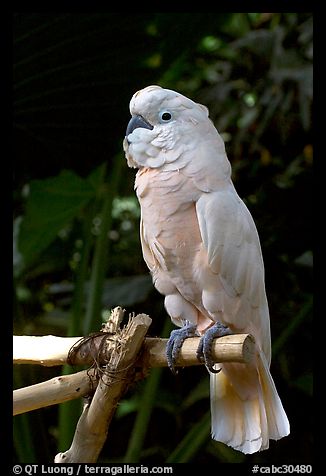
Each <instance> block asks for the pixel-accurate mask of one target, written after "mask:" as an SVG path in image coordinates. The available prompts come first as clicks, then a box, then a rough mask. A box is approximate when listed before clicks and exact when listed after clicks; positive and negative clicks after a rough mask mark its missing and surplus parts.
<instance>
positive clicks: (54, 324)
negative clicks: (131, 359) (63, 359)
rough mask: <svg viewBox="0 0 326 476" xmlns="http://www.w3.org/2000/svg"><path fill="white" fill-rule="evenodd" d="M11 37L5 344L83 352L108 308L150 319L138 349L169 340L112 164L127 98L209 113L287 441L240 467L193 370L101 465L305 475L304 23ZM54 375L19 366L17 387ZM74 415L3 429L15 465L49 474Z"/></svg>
mask: <svg viewBox="0 0 326 476" xmlns="http://www.w3.org/2000/svg"><path fill="white" fill-rule="evenodd" d="M13 22H14V23H13V24H14V28H13V54H14V63H13V72H14V84H13V99H14V109H13V115H14V129H13V146H14V217H13V218H14V245H15V246H14V310H15V313H14V331H15V333H16V334H31V335H45V334H54V335H67V334H70V335H82V334H85V333H88V332H90V331H92V330H96V329H97V330H98V329H99V328H100V322H101V313H102V311H103V310H106V309H110V308H111V307H113V306H115V305H121V306H123V307H124V308H126V310H127V314H128V313H129V312H145V313H148V314H149V315H150V316H151V317H152V319H153V324H152V326H151V329H150V334H151V335H153V336H154V335H162V333H163V334H165V335H168V332H169V329H171V328H169V326H168V323H165V322H166V321H167V322H168V320H167V319H166V313H165V311H164V308H163V304H162V303H163V301H162V297H161V296H160V295H159V294H158V293H156V291H155V290H154V289H153V287H152V285H151V281H150V278H149V276H148V271H147V268H146V266H145V264H144V262H143V259H142V256H141V249H140V243H139V237H138V223H139V208H138V205H137V201H136V199H135V196H134V192H133V182H134V175H135V171H134V170H130V169H128V167H127V165H126V163H125V159H124V156H123V153H122V140H123V137H124V133H125V129H126V125H127V123H128V121H129V108H128V105H129V101H130V98H131V96H132V94H133V93H134V92H135V91H137V90H138V89H141V88H143V87H145V86H148V85H150V84H159V85H161V86H163V87H168V88H171V89H175V90H177V91H179V92H181V93H183V94H185V95H187V96H189V97H191V98H192V99H193V100H195V101H197V102H201V103H203V104H205V105H207V106H208V107H209V110H210V117H211V118H212V120H213V121H214V123H215V125H216V127H217V129H218V130H219V132H220V133H221V134H222V136H223V138H224V140H225V142H226V149H227V153H228V157H229V159H230V162H231V164H232V168H233V180H234V183H235V186H236V188H237V191H238V193H239V195H240V196H241V197H242V198H243V199H244V201H245V202H246V204H247V206H248V207H249V209H250V211H251V213H252V215H253V217H254V219H255V222H256V224H257V228H258V232H259V235H260V239H261V245H262V250H263V255H264V261H265V268H266V288H267V295H268V298H269V304H270V313H271V328H272V341H273V360H272V374H273V377H274V380H275V382H276V385H277V388H278V390H279V394H280V396H281V398H282V401H283V403H284V406H285V409H286V412H287V414H288V416H289V420H290V423H291V434H290V436H289V437H287V438H284V439H282V440H281V441H279V442H271V445H270V449H269V450H268V451H265V452H262V453H259V454H256V455H251V456H244V455H242V454H240V453H237V452H235V451H233V450H231V449H229V448H227V447H225V446H224V445H222V444H220V443H216V442H213V441H212V440H211V439H210V437H209V422H208V421H207V411H208V410H209V398H208V375H207V374H206V372H205V370H204V368H191V369H185V370H183V371H180V372H179V374H178V376H177V377H174V376H172V375H170V373H169V371H168V370H167V369H164V370H163V371H162V372H160V371H152V372H151V375H152V374H153V375H154V377H149V378H147V379H146V380H144V381H141V382H138V383H137V384H135V385H134V386H133V387H132V388H131V389H129V391H128V393H127V395H126V396H125V398H124V399H123V401H122V402H121V404H120V405H119V408H118V412H117V414H116V416H115V418H114V420H113V422H112V424H111V427H110V432H109V437H108V441H107V444H106V445H105V447H104V449H103V451H102V454H101V458H100V461H103V462H123V461H127V462H137V461H139V462H143V463H149V462H151V463H164V462H166V461H168V462H189V461H191V462H201V463H216V462H249V463H259V464H263V463H265V464H272V463H274V464H276V463H280V464H281V463H293V464H299V463H302V464H308V463H311V458H312V456H311V447H312V434H311V407H312V403H311V397H312V373H311V361H310V352H309V347H310V346H311V333H310V329H311V313H312V233H311V210H312V202H311V196H312V156H313V146H312V124H311V112H312V92H313V91H312V14H311V13H149V14H144V13H139V14H137V13H132V14H131V13H103V12H102V13H97V12H89V13H44V14H43V13H15V14H14V18H13ZM99 263H101V265H100V266H99ZM94 296H95V297H94ZM85 315H86V318H85V317H83V316H85ZM164 323H165V324H164ZM164 326H165V328H164V329H163V327H164ZM302 342H304V343H305V345H304V346H303V345H302ZM60 372H61V369H60V368H55V369H43V368H38V367H36V366H35V367H34V366H28V368H27V367H18V368H15V373H14V380H15V385H16V386H17V387H21V386H24V385H30V384H32V383H36V382H39V381H42V380H45V379H47V378H51V377H53V376H55V375H59V373H60ZM157 372H159V373H157ZM155 375H156V377H155ZM148 382H149V383H148ZM146 392H148V393H149V394H150V393H151V392H152V393H151V395H152V397H151V398H149V400H148V403H147V405H148V412H145V413H147V417H146V418H145V419H143V420H142V421H143V425H142V428H143V430H144V431H142V434H139V438H138V447H137V448H135V447H132V444H131V439H132V434H134V433H133V432H136V433H137V431H139V428H138V429H137V428H135V427H134V421H135V417H136V415H139V413H140V412H141V408H142V402H143V401H144V395H145V394H146ZM62 408H64V409H62ZM79 410H80V409H79V408H76V405H75V407H74V405H71V406H70V407H69V405H61V408H60V410H59V409H58V407H50V408H47V409H43V410H40V411H34V412H31V413H30V414H25V415H23V416H19V417H15V423H14V444H15V461H16V462H26V463H31V462H47V461H52V460H53V457H54V455H55V454H56V452H57V451H58V447H59V448H61V449H67V448H68V447H69V445H70V439H71V435H72V432H73V429H74V427H75V418H76V417H77V415H78V413H79ZM74 415H75V416H74ZM67 422H69V424H68V423H67Z"/></svg>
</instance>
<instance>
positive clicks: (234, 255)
mask: <svg viewBox="0 0 326 476" xmlns="http://www.w3.org/2000/svg"><path fill="white" fill-rule="evenodd" d="M196 211H197V218H198V223H199V228H200V233H201V237H202V241H203V245H204V248H205V250H206V252H207V257H208V265H209V267H210V269H211V271H212V272H213V273H215V274H216V275H218V278H219V280H220V283H221V285H222V286H221V287H222V292H221V291H219V292H217V293H216V299H217V306H218V308H219V310H220V311H222V313H223V312H224V315H225V316H226V320H227V323H228V324H231V325H233V326H234V328H235V329H242V330H244V331H246V332H252V333H253V335H255V336H260V337H261V339H258V340H261V342H259V344H260V345H261V346H262V348H263V350H264V353H265V355H266V357H267V360H268V361H269V359H270V331H269V313H268V304H267V298H266V292H265V283H264V264H263V258H262V253H261V248H260V242H259V237H258V233H257V230H256V226H255V223H254V221H253V218H252V216H251V214H250V212H249V210H248V209H247V207H246V206H245V204H244V203H243V201H242V200H241V199H240V198H239V196H238V194H237V193H236V191H235V189H234V187H233V185H232V184H231V183H229V184H226V185H225V187H223V188H221V189H220V190H219V191H215V192H211V193H203V194H202V195H201V197H200V198H199V200H198V201H197V202H196Z"/></svg>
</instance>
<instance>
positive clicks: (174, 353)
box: [165, 322, 198, 374]
mask: <svg viewBox="0 0 326 476" xmlns="http://www.w3.org/2000/svg"><path fill="white" fill-rule="evenodd" d="M196 327H197V326H196V325H195V324H190V322H187V324H186V325H184V326H183V327H181V329H175V330H174V331H172V332H171V334H170V337H169V340H168V343H167V344H166V351H165V353H166V358H167V361H168V366H169V369H170V370H171V371H172V372H173V373H174V374H177V371H176V370H175V365H176V361H177V359H178V355H179V353H180V350H181V347H182V344H183V343H184V341H185V340H186V339H188V337H194V336H196V335H198V334H197V331H196Z"/></svg>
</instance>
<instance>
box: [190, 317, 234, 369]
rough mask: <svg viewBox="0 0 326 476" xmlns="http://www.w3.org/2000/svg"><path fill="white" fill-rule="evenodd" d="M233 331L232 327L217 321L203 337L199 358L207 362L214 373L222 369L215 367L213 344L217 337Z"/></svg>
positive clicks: (198, 353) (198, 350) (200, 343)
mask: <svg viewBox="0 0 326 476" xmlns="http://www.w3.org/2000/svg"><path fill="white" fill-rule="evenodd" d="M230 334H232V332H231V331H230V329H229V328H228V327H226V326H224V325H223V324H221V323H220V322H216V323H215V324H214V325H213V326H212V327H210V328H209V329H208V330H207V331H206V332H205V334H204V335H203V336H202V337H201V339H200V341H199V345H198V349H197V359H198V360H200V362H205V365H206V368H207V370H209V371H210V372H212V373H215V374H217V373H218V372H219V371H220V370H221V369H217V370H216V369H215V368H214V365H215V362H214V361H213V359H212V344H213V341H214V339H215V337H223V336H226V335H230Z"/></svg>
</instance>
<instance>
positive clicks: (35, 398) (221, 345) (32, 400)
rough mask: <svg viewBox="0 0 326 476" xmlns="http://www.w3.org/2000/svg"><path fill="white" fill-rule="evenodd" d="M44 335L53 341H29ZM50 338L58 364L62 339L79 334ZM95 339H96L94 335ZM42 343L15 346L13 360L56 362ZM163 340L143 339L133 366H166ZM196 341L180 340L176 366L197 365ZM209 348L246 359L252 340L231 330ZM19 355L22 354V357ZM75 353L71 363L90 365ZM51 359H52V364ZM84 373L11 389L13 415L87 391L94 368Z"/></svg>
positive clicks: (227, 357)
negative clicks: (57, 343)
mask: <svg viewBox="0 0 326 476" xmlns="http://www.w3.org/2000/svg"><path fill="white" fill-rule="evenodd" d="M23 337H24V340H25V343H26V342H27V341H28V337H27V336H23ZM48 337H51V341H52V342H53V340H52V336H46V337H31V338H30V339H31V340H30V342H31V343H32V342H33V343H35V339H44V340H43V341H42V342H43V343H44V342H45V340H46V339H47V338H48ZM54 339H56V340H58V341H60V344H59V347H57V348H59V350H60V365H62V364H63V363H65V362H66V361H67V354H68V352H69V347H68V346H66V347H65V345H64V343H65V342H66V339H67V344H68V343H69V345H70V344H71V341H72V340H74V343H75V342H77V341H79V340H80V338H79V337H74V338H71V339H70V338H59V337H56V338H54ZM95 339H97V337H96V338H95ZM19 340H20V339H19V338H18V339H16V340H15V342H16V344H15V346H16V345H18V347H19V344H18V343H19ZM43 343H42V346H41V351H39V352H37V351H36V350H35V349H36V347H34V348H33V347H32V349H31V353H30V354H28V352H27V351H26V350H25V349H26V347H23V351H22V352H21V351H20V350H19V348H18V349H14V354H15V356H16V359H15V360H14V362H15V363H18V362H19V363H21V362H25V363H26V362H29V363H30V362H31V360H33V363H41V364H42V365H45V362H48V363H49V365H58V354H59V353H58V354H56V351H55V350H54V347H52V348H51V349H50V350H49V352H48V353H47V352H46V351H45V349H46V346H45V345H44V344H43ZM166 343H167V339H156V338H146V339H145V340H144V342H143V347H142V352H141V354H140V356H139V357H138V359H137V361H136V362H135V367H139V368H146V367H167V360H166V355H165V347H166ZM198 343H199V337H192V338H190V339H187V340H186V341H185V342H184V343H183V345H182V348H181V352H180V355H179V358H178V361H177V366H181V367H187V366H192V365H201V363H200V362H199V361H198V359H197V357H196V350H197V347H198ZM212 352H213V358H214V360H215V362H217V363H218V362H240V363H249V362H252V360H253V359H254V355H255V341H254V339H253V337H252V336H251V335H249V334H234V335H229V336H224V337H220V338H219V339H215V342H214V345H213V347H212ZM82 354H85V355H84V357H83V358H82V357H81V356H82ZM23 356H24V358H23V359H22V357H23ZM31 356H32V358H31ZM77 357H78V358H77V359H76V360H77V361H75V362H74V363H75V364H81V363H83V364H85V363H87V364H89V365H90V364H92V363H93V360H92V357H91V355H90V354H87V355H86V352H84V351H82V350H81V351H80V352H79V353H78V354H77ZM54 362H56V363H55V364H54ZM88 373H89V375H90V377H91V379H92V380H90V378H89V376H88V374H87V371H82V372H78V373H75V374H72V375H64V376H60V377H55V378H53V379H51V380H48V381H46V382H42V383H38V384H35V385H31V386H29V387H25V388H21V389H18V390H15V391H14V405H13V408H14V415H18V414H20V413H25V412H28V411H31V410H35V409H37V408H41V407H46V406H49V405H55V404H58V403H62V402H65V401H67V400H73V399H75V398H79V397H82V396H85V395H88V394H89V393H90V392H91V390H92V386H93V387H94V381H95V377H94V372H93V371H92V370H91V371H89V372H88ZM92 382H93V383H92ZM95 385H96V384H95Z"/></svg>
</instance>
